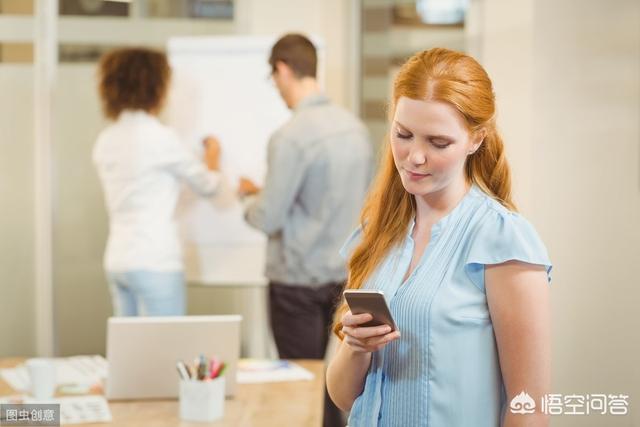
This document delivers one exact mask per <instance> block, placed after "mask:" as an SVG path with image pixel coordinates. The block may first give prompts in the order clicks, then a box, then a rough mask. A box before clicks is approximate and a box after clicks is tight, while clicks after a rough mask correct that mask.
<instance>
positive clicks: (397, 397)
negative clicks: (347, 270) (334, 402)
mask: <svg viewBox="0 0 640 427" xmlns="http://www.w3.org/2000/svg"><path fill="white" fill-rule="evenodd" d="M413 227H414V222H412V223H411V224H410V226H409V229H408V230H407V234H406V238H405V239H404V241H403V243H402V244H400V245H399V246H397V247H396V248H394V249H392V250H391V251H390V253H389V254H388V256H387V257H386V259H385V260H384V261H383V262H382V263H381V265H380V266H379V267H378V269H377V270H376V272H375V273H374V274H373V275H372V276H371V278H370V279H369V280H368V281H367V283H366V284H365V285H364V286H363V287H364V288H367V289H379V290H382V291H384V294H385V296H386V298H387V302H388V303H389V307H390V309H391V312H392V315H393V317H394V319H395V321H396V324H397V326H398V329H399V330H400V332H401V338H400V339H399V340H396V341H394V342H392V343H390V344H388V345H387V346H386V347H384V348H383V349H382V350H380V351H378V352H375V353H373V357H372V361H371V366H370V368H369V371H368V373H367V377H366V381H365V386H364V390H363V392H362V394H361V395H360V396H359V397H358V398H357V399H356V401H355V402H354V404H353V407H352V410H351V414H350V417H349V426H350V427H371V426H401V427H407V426H428V427H455V426H474V427H483V426H491V427H496V426H499V425H500V419H501V411H502V407H503V404H504V402H505V393H504V386H503V383H502V375H501V371H500V365H499V361H498V352H497V347H496V342H495V335H494V332H493V326H492V323H491V318H490V316H489V308H488V305H487V298H486V294H485V288H484V266H485V265H487V264H500V263H503V262H506V261H508V260H519V261H522V262H526V263H531V264H539V265H544V266H545V267H546V271H547V275H548V280H549V282H550V280H551V276H550V272H551V262H550V260H549V257H548V255H547V250H546V248H545V246H544V244H543V243H542V241H541V240H540V238H539V236H538V234H537V233H536V231H535V229H534V228H533V227H532V226H531V224H530V223H529V222H528V221H527V220H526V219H524V218H523V217H522V216H521V215H519V214H517V213H513V212H511V211H509V210H507V209H506V208H504V207H503V206H502V205H500V204H499V203H498V202H496V201H495V200H494V199H492V198H491V197H489V196H487V195H486V194H485V193H484V192H483V191H482V190H480V189H479V188H478V187H477V186H475V185H474V186H472V187H471V189H470V190H469V192H468V193H467V194H466V195H465V197H464V198H463V199H462V201H461V202H460V203H459V204H458V205H457V206H456V207H455V208H454V209H453V210H452V211H451V212H450V213H449V214H448V215H447V216H445V217H444V218H442V219H441V220H440V221H439V222H437V223H436V224H435V225H434V226H433V227H432V230H431V239H430V241H429V244H428V246H427V247H426V249H425V251H424V254H423V256H422V258H421V260H420V262H419V263H418V265H417V266H416V267H415V268H414V270H413V272H412V273H411V275H410V276H409V277H408V278H407V279H406V280H405V282H404V283H402V279H403V277H404V275H405V274H406V272H407V269H408V268H409V264H410V262H411V257H412V254H413V249H414V241H413V239H412V238H411V234H412V231H413ZM360 234H361V229H358V230H356V231H355V232H354V233H353V234H352V235H351V237H350V238H349V239H348V240H347V242H346V243H345V245H344V247H343V249H342V254H343V256H345V257H346V256H348V254H349V253H350V251H351V250H353V248H354V247H355V245H356V244H357V242H358V240H359V238H360Z"/></svg>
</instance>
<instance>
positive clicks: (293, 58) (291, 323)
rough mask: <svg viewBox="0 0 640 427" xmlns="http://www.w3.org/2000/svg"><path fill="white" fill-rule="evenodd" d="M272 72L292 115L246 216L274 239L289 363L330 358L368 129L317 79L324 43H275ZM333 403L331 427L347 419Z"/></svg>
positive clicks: (277, 333) (273, 264) (367, 171)
mask: <svg viewBox="0 0 640 427" xmlns="http://www.w3.org/2000/svg"><path fill="white" fill-rule="evenodd" d="M269 63H270V64H271V67H272V78H273V80H274V82H275V84H276V86H277V88H278V91H279V92H280V95H281V96H282V98H283V100H284V101H285V103H286V104H287V107H289V108H290V109H292V110H293V116H292V117H291V119H290V120H289V121H288V122H287V123H285V124H284V125H283V126H282V127H281V128H280V129H278V130H277V131H276V132H275V133H274V134H273V135H272V137H271V139H270V140H269V145H268V155H267V176H266V179H265V184H264V187H263V188H262V189H259V188H258V187H257V186H256V185H255V184H254V183H253V182H251V181H250V180H248V179H246V178H241V180H240V187H239V190H238V191H239V193H240V194H241V195H242V196H249V197H245V218H246V221H247V222H248V223H249V224H250V225H251V226H253V227H255V228H257V229H259V230H261V231H263V232H264V233H265V234H266V235H267V236H268V248H267V266H266V273H265V274H266V276H267V278H268V279H269V308H270V310H269V311H270V321H271V327H272V330H273V335H274V339H275V342H276V346H277V348H278V353H279V355H280V357H281V358H283V359H291V358H294V359H295V358H305V359H309V358H312V359H322V358H324V354H325V351H326V346H327V342H328V337H329V328H330V325H331V323H332V318H333V313H334V310H335V307H336V304H337V302H338V300H339V298H340V295H341V292H342V289H343V287H344V282H345V281H346V277H347V272H346V265H345V261H344V259H342V258H341V257H340V255H339V250H340V248H341V247H342V245H343V243H344V241H345V240H346V239H347V237H348V236H349V234H350V232H351V231H352V230H353V229H354V228H355V227H356V225H357V223H358V215H359V213H360V210H361V207H362V203H363V200H364V197H365V193H366V191H367V187H368V185H369V181H370V177H371V172H372V171H371V169H372V168H371V165H372V161H373V154H372V147H371V143H370V140H369V136H368V132H367V130H366V128H365V127H364V125H363V124H362V123H361V122H360V121H359V120H358V119H357V118H356V117H355V116H353V115H352V114H351V113H349V112H348V111H346V110H344V109H342V108H340V107H338V106H335V105H333V104H332V103H331V102H330V101H329V99H328V98H327V97H326V96H325V95H323V94H322V93H321V92H320V89H319V86H318V82H317V80H316V64H317V54H316V49H315V47H314V46H313V44H312V43H311V41H309V39H307V38H306V37H304V36H302V35H299V34H288V35H285V36H284V37H282V38H280V39H279V40H278V41H277V42H276V44H275V45H274V46H273V48H272V51H271V56H270V58H269ZM339 415H340V414H339V412H338V410H337V408H335V406H333V403H332V402H331V400H330V399H328V398H326V399H325V417H324V425H325V426H333V425H344V424H343V423H341V420H340V418H339Z"/></svg>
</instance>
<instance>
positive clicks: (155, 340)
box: [106, 315, 242, 400]
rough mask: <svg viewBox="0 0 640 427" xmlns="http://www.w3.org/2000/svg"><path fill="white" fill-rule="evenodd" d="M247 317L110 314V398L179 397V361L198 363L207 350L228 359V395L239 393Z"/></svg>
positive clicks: (226, 385) (108, 327)
mask: <svg viewBox="0 0 640 427" xmlns="http://www.w3.org/2000/svg"><path fill="white" fill-rule="evenodd" d="M241 321H242V316H239V315H224V316H170V317H169V316H168V317H111V318H109V321H108V325H107V362H108V364H109V373H108V378H107V387H106V395H107V398H108V399H109V400H121V399H159V398H176V397H177V396H178V388H179V379H180V377H179V376H178V371H177V369H176V362H177V361H178V360H182V361H184V362H185V363H191V364H193V361H194V359H195V358H197V357H198V356H199V355H201V354H204V355H205V356H208V357H211V356H215V357H217V358H218V359H219V360H222V361H224V362H225V364H226V365H227V368H226V370H225V374H224V377H225V387H226V390H225V394H226V395H227V396H233V394H234V392H235V388H236V367H237V364H238V358H239V357H240V322H241Z"/></svg>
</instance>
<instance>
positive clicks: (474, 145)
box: [469, 128, 487, 154]
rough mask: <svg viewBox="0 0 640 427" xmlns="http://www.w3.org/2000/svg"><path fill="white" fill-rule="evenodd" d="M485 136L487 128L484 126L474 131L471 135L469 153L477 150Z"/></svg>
mask: <svg viewBox="0 0 640 427" xmlns="http://www.w3.org/2000/svg"><path fill="white" fill-rule="evenodd" d="M486 137H487V130H486V129H485V128H482V129H479V130H477V131H476V132H474V133H473V135H472V137H471V150H469V154H473V153H475V152H476V151H478V150H479V149H480V146H481V145H482V143H483V142H484V139H485V138H486Z"/></svg>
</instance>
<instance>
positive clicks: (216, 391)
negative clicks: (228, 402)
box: [180, 377, 224, 421]
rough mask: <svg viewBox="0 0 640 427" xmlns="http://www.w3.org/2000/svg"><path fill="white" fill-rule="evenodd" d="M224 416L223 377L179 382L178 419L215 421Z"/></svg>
mask: <svg viewBox="0 0 640 427" xmlns="http://www.w3.org/2000/svg"><path fill="white" fill-rule="evenodd" d="M223 416H224V377H218V378H215V379H213V380H209V381H197V380H181V381H180V418H181V419H182V420H184V421H215V420H217V419H220V418H222V417H223Z"/></svg>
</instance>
